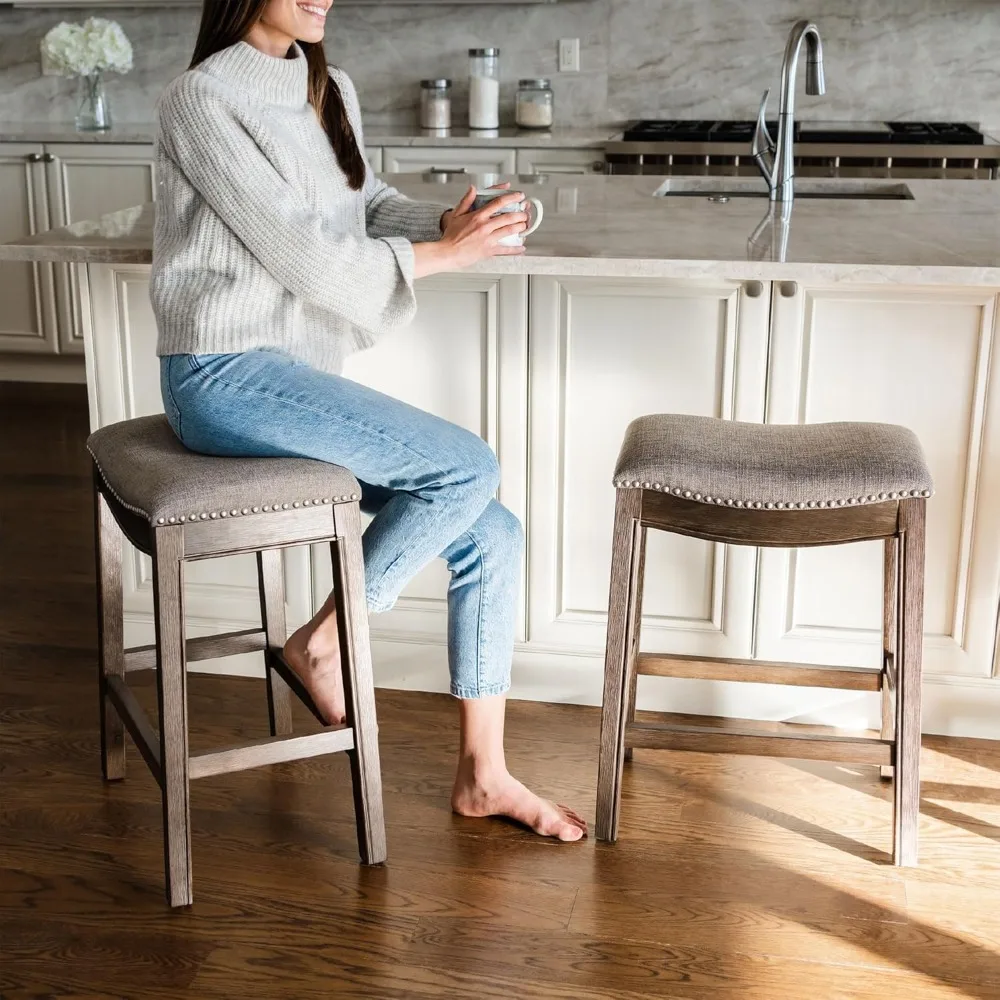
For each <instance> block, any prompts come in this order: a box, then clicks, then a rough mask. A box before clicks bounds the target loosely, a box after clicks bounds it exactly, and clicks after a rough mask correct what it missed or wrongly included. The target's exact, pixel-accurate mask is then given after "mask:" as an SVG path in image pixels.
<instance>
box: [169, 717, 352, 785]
mask: <svg viewBox="0 0 1000 1000" xmlns="http://www.w3.org/2000/svg"><path fill="white" fill-rule="evenodd" d="M353 749H354V731H353V730H352V729H351V727H350V726H330V727H329V728H328V729H324V730H323V731H322V732H320V733H309V734H308V735H306V736H271V737H268V738H267V739H262V740H254V741H253V742H251V743H241V744H239V745H237V746H232V747H227V748H226V749H224V750H213V751H212V752H211V753H202V754H197V755H195V756H193V757H192V758H191V761H190V763H189V765H188V774H189V775H190V777H191V778H192V779H194V778H207V777H209V776H210V775H213V774H227V773H229V772H230V771H245V770H247V769H249V768H251V767H261V766H263V765H265V764H280V763H282V762H284V761H288V760H299V759H300V758H303V757H317V756H319V755H320V754H326V753H337V752H338V751H340V750H353Z"/></svg>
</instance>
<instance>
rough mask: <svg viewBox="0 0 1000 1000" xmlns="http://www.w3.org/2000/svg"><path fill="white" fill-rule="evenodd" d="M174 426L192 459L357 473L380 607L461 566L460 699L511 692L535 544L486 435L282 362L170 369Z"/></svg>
mask: <svg viewBox="0 0 1000 1000" xmlns="http://www.w3.org/2000/svg"><path fill="white" fill-rule="evenodd" d="M160 361H161V364H160V385H161V390H162V393H163V403H164V408H165V409H166V413H167V419H168V420H169V421H170V426H171V427H173V429H174V432H175V433H176V434H177V436H178V438H180V440H181V441H182V442H183V443H184V444H185V445H186V446H187V447H188V448H190V449H191V450H192V451H197V452H202V453H204V454H208V455H232V456H261V457H265V456H286V457H299V458H315V459H319V460H320V461H323V462H331V463H333V464H334V465H341V466H344V467H345V468H347V469H350V470H351V472H353V473H354V475H355V477H356V478H357V479H358V481H359V482H360V483H361V497H362V499H361V507H362V509H363V510H365V511H366V512H368V513H370V514H373V515H374V519H373V520H372V521H371V523H370V524H369V525H368V528H367V529H366V531H365V534H364V556H365V584H366V594H367V599H368V607H369V609H370V610H372V611H376V612H378V611H387V610H388V609H389V608H391V607H392V606H393V604H394V603H395V602H396V598H397V597H398V596H399V593H400V591H401V590H402V589H403V587H404V586H405V585H406V583H407V581H408V580H410V579H411V578H412V577H413V576H414V574H415V573H417V571H418V570H420V569H421V568H422V567H423V566H425V565H426V564H427V563H429V562H430V561H431V560H432V559H433V558H434V557H435V556H438V555H440V556H441V557H442V558H444V559H445V560H446V561H447V563H448V569H449V570H450V571H451V583H450V585H449V587H448V661H449V667H450V670H451V693H452V694H453V695H455V697H457V698H482V697H486V696H487V695H495V694H502V693H503V692H504V691H506V690H507V689H508V687H509V686H510V665H511V656H512V653H513V647H514V622H515V617H516V606H517V597H518V586H519V580H520V567H521V555H522V552H523V549H524V536H523V532H522V529H521V524H520V522H519V521H518V519H517V518H516V517H515V516H514V515H513V514H512V513H511V512H510V511H509V510H507V508H506V507H503V506H502V505H501V504H500V503H498V502H497V500H496V499H494V494H495V493H496V491H497V486H498V484H499V481H500V471H499V467H498V466H497V460H496V457H495V456H494V454H493V452H492V450H491V449H490V447H489V445H487V444H486V443H485V442H484V441H483V440H482V439H481V438H479V437H477V436H476V435H475V434H472V433H471V432H469V431H467V430H464V429H463V428H461V427H458V426H456V425H455V424H451V423H449V422H448V421H446V420H441V419H440V418H438V417H434V416H431V415H430V414H429V413H424V412H423V411H422V410H418V409H416V408H415V407H412V406H409V405H407V404H406V403H402V402H400V401H399V400H397V399H393V398H392V397H390V396H384V395H382V394H381V393H379V392H376V391H375V390H374V389H369V388H366V387H365V386H362V385H359V384H357V383H356V382H352V381H351V380H350V379H346V378H343V377H341V376H338V375H329V374H326V373H324V372H320V371H317V370H316V369H314V368H311V367H309V366H308V365H306V364H304V363H302V362H300V361H297V360H295V359H293V358H291V357H289V356H288V355H285V354H281V353H278V352H276V351H247V352H246V353H243V354H211V355H191V354H176V355H172V356H169V357H164V358H161V359H160Z"/></svg>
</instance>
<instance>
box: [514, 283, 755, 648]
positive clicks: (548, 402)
mask: <svg viewBox="0 0 1000 1000" xmlns="http://www.w3.org/2000/svg"><path fill="white" fill-rule="evenodd" d="M531 317H532V333H531V348H530V350H531V357H530V365H531V367H530V373H531V375H530V378H531V414H532V418H531V429H530V456H531V458H530V461H531V473H530V483H531V486H530V491H531V495H530V501H529V510H530V526H531V530H530V533H529V556H528V559H529V589H530V603H529V609H530V613H529V639H530V640H531V641H532V642H539V643H544V644H549V643H552V644H558V645H559V646H560V647H577V648H581V649H588V650H598V649H600V648H601V647H602V646H603V644H604V631H605V622H606V614H607V600H608V580H609V571H610V561H611V531H612V524H613V520H614V502H615V491H614V489H613V487H612V485H611V478H612V473H613V471H614V466H615V460H616V457H617V455H618V451H619V448H620V446H621V442H622V438H623V436H624V433H625V429H626V426H627V425H628V423H629V421H630V420H632V419H633V418H635V417H637V416H640V415H642V414H647V413H657V412H678V413H696V414H704V415H710V416H718V417H725V418H730V419H741V420H760V419H762V416H763V398H764V397H763V389H764V371H765V363H766V341H767V300H766V298H764V297H763V296H761V297H758V298H756V299H754V298H747V297H746V296H745V295H744V294H743V293H742V292H741V290H740V286H739V285H738V284H736V283H732V282H718V283H713V282H669V281H663V280H656V281H653V280H649V281H647V280H642V279H635V280H604V279H596V278H587V279H570V278H567V279H554V278H534V279H532V293H531ZM647 544H648V549H647V560H646V567H647V568H646V584H645V595H644V602H643V611H644V616H643V624H644V632H643V645H644V648H646V649H650V650H665V651H675V652H685V653H699V654H702V655H732V656H747V655H749V651H750V625H751V620H752V603H753V579H754V575H753V574H754V550H753V549H751V548H746V547H744V548H728V549H727V547H725V546H717V545H712V544H709V543H707V542H702V541H699V540H695V539H691V538H683V537H681V536H678V535H669V534H666V533H664V532H656V531H650V532H649V535H648V542H647Z"/></svg>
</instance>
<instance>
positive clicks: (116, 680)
mask: <svg viewBox="0 0 1000 1000" xmlns="http://www.w3.org/2000/svg"><path fill="white" fill-rule="evenodd" d="M107 697H108V700H109V701H110V702H111V703H112V704H113V705H114V706H115V708H116V709H117V711H118V716H119V718H120V719H121V720H122V722H124V723H125V726H126V727H127V728H128V731H129V735H130V736H131V737H132V739H133V740H135V745H136V748H137V749H138V751H139V753H141V754H142V757H143V760H145V762H146V764H147V766H148V767H149V770H150V772H151V773H152V775H153V777H154V778H155V779H156V783H157V784H158V785H160V787H161V788H162V786H163V768H162V767H161V764H160V737H159V734H158V733H157V732H156V730H155V729H154V728H153V724H152V723H151V722H150V721H149V716H148V715H146V713H145V711H143V708H142V706H141V705H140V704H139V702H138V701H136V697H135V695H134V694H132V689H131V688H130V687H129V686H128V685H127V684H126V683H125V681H124V680H123V679H122V678H121V677H109V678H108V680H107Z"/></svg>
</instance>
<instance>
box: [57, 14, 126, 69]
mask: <svg viewBox="0 0 1000 1000" xmlns="http://www.w3.org/2000/svg"><path fill="white" fill-rule="evenodd" d="M131 68H132V44H131V43H130V42H129V40H128V38H127V37H126V35H125V32H124V31H122V28H121V25H120V24H119V23H118V22H117V21H109V20H107V19H106V18H103V17H88V18H87V20H86V21H84V22H83V24H69V23H67V22H66V21H63V22H62V23H61V24H57V25H56V26H55V27H54V28H52V30H51V31H49V33H48V34H47V35H46V36H45V37H44V38H43V39H42V72H43V73H45V74H47V75H56V76H94V75H96V74H98V73H106V72H111V73H127V72H128V71H129V70H130V69H131Z"/></svg>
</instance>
